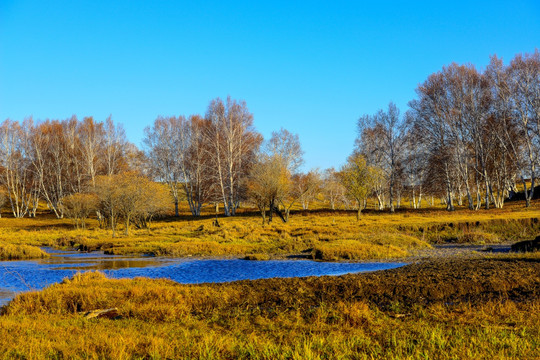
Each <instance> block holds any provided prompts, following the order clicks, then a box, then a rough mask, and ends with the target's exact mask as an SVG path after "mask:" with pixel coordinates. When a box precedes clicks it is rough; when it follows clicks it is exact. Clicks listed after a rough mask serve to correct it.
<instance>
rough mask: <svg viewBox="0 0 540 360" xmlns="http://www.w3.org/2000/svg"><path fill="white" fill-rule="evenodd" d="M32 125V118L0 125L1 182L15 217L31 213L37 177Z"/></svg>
mask: <svg viewBox="0 0 540 360" xmlns="http://www.w3.org/2000/svg"><path fill="white" fill-rule="evenodd" d="M31 126H32V121H31V119H29V120H27V121H24V122H23V124H22V125H21V124H19V123H18V122H15V121H11V120H9V119H8V120H6V121H4V122H3V123H2V124H1V125H0V168H1V170H2V171H0V183H1V184H2V185H3V186H4V188H5V189H6V192H7V194H6V195H7V198H8V200H9V203H10V205H11V210H12V212H13V216H14V217H16V218H21V217H24V216H25V215H26V214H27V213H28V211H29V208H30V206H31V204H32V199H33V195H34V192H33V189H34V187H35V176H34V172H33V171H32V170H33V169H32V163H31V162H30V161H29V157H28V153H29V151H30V146H29V131H30V129H31Z"/></svg>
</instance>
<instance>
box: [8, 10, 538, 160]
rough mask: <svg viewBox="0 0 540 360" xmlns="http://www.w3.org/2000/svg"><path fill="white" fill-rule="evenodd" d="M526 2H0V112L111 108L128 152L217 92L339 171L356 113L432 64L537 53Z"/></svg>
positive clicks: (408, 89) (395, 96)
mask: <svg viewBox="0 0 540 360" xmlns="http://www.w3.org/2000/svg"><path fill="white" fill-rule="evenodd" d="M539 3H540V2H539V1H535V0H530V1H471V0H469V1H445V2H442V1H416V2H414V1H394V2H392V1H386V2H382V1H381V2H378V1H369V2H368V1H366V2H363V1H325V2H319V1H268V2H259V1H234V2H226V1H144V2H143V1H117V0H115V1H98V0H94V1H55V0H50V1H25V0H0V120H2V121H3V120H4V119H6V118H11V119H13V120H22V119H24V118H25V117H27V116H30V115H32V116H33V117H34V119H36V120H39V119H46V118H52V119H64V118H68V117H70V116H71V115H73V114H75V115H77V116H78V117H79V118H82V117H84V116H90V115H91V116H94V118H96V119H97V120H104V119H105V118H106V117H107V116H108V115H109V114H111V115H112V117H113V120H115V121H116V122H120V123H122V124H124V127H125V129H126V132H127V135H128V138H129V139H130V140H131V141H132V142H134V143H135V144H137V145H138V146H140V145H141V139H142V136H143V129H144V128H145V127H146V126H148V125H151V124H152V122H153V121H154V119H155V118H156V116H157V115H179V114H185V115H189V114H192V113H202V114H204V112H205V111H206V107H207V105H208V103H209V101H210V100H211V99H213V98H215V97H218V96H219V97H222V98H224V97H226V96H227V95H228V94H230V95H231V96H232V97H233V98H236V99H244V100H246V102H247V105H248V107H249V109H250V110H251V112H253V114H254V117H255V126H256V128H257V129H258V131H260V132H261V133H262V134H263V135H264V136H265V138H268V137H269V136H270V134H271V132H272V130H278V129H279V128H280V127H284V128H286V129H288V130H289V131H291V132H295V133H298V134H299V135H300V140H301V142H302V146H303V148H304V150H305V160H306V165H305V169H306V170H307V169H309V168H311V167H320V168H326V167H330V166H335V167H339V166H340V165H341V164H342V163H343V162H344V161H345V159H346V157H347V156H348V155H349V154H350V152H351V151H352V149H353V142H354V138H355V136H356V120H357V119H358V118H359V117H360V116H361V115H362V114H365V113H369V114H371V113H373V112H375V111H376V110H377V109H379V108H384V107H386V106H387V104H388V102H389V101H394V102H395V103H396V104H397V105H398V107H399V108H400V109H401V111H402V112H405V110H406V109H407V102H408V101H409V100H411V99H412V98H414V96H415V93H414V89H415V88H416V86H417V85H418V84H419V83H421V82H423V81H424V80H425V79H426V77H427V76H428V75H429V74H431V73H432V72H435V71H438V70H440V69H441V67H442V66H443V65H446V64H449V63H450V62H452V61H455V62H458V63H473V64H475V65H477V66H478V67H479V68H482V67H484V66H485V65H486V64H487V63H488V61H489V55H491V54H497V55H499V56H502V57H503V58H504V60H505V62H508V61H509V60H510V59H511V58H512V57H513V56H514V54H516V53H522V52H532V51H534V49H535V48H536V47H540V4H539Z"/></svg>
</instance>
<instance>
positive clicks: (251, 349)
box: [0, 257, 540, 359]
mask: <svg viewBox="0 0 540 360" xmlns="http://www.w3.org/2000/svg"><path fill="white" fill-rule="evenodd" d="M539 288H540V263H539V262H538V261H531V260H526V259H522V260H519V259H511V258H507V257H504V258H498V259H490V260H482V259H479V260H474V261H457V262H451V263H446V262H439V263H425V264H417V265H411V266H408V267H405V268H401V269H394V270H390V271H384V272H375V273H370V274H359V275H346V276H341V277H320V278H304V279H268V280H257V281H241V282H235V283H229V284H203V285H180V284H177V283H174V282H172V281H168V280H148V279H142V278H141V279H134V280H111V279H107V278H106V277H105V276H104V275H103V274H100V273H86V274H83V275H77V276H75V277H74V278H73V279H71V280H67V281H65V282H64V283H63V284H58V285H53V286H51V287H49V288H47V289H45V290H44V291H42V292H35V293H27V294H22V295H19V296H18V297H17V298H16V299H15V300H14V301H12V302H11V303H10V305H9V306H8V307H7V308H6V309H4V312H5V314H4V315H3V316H0V358H6V359H11V358H75V359H77V358H86V359H100V358H110V359H131V358H141V359H142V358H156V359H164V358H171V359H172V358H197V359H198V358H202V359H222V358H223V359H237V358H239V359H242V358H246V359H247V358H250V359H329V358H355V359H372V358H382V359H417V358H429V359H434V358H436V359H464V358H475V359H476V358H505V359H506V358H511V359H534V358H537V357H538V347H539V345H540V344H539V342H538V339H540V325H539V324H540V297H539V292H538V291H537V290H538V289H539ZM110 307H118V309H119V313H120V315H121V316H122V318H121V319H120V320H107V319H95V320H90V321H89V320H84V319H83V317H82V316H81V315H79V313H78V312H80V311H86V310H92V309H97V308H110Z"/></svg>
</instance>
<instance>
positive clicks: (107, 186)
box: [96, 172, 171, 237]
mask: <svg viewBox="0 0 540 360" xmlns="http://www.w3.org/2000/svg"><path fill="white" fill-rule="evenodd" d="M96 193H97V196H98V199H99V206H100V209H101V210H100V211H101V212H102V213H103V214H104V215H105V216H106V218H107V220H108V223H109V225H110V227H111V229H112V231H113V237H115V236H116V225H117V222H118V220H119V219H122V220H123V221H124V226H125V227H124V232H125V235H129V226H130V223H131V221H132V220H133V219H134V218H136V217H139V219H138V220H139V224H140V223H147V222H148V221H149V220H151V218H152V217H153V216H154V215H155V214H156V213H159V212H161V211H163V210H164V208H165V207H166V206H168V205H169V202H170V200H171V198H170V197H169V196H166V195H164V194H165V193H164V192H163V187H162V186H160V185H159V184H156V183H154V182H152V181H150V180H148V178H146V177H145V176H142V175H139V174H137V173H130V172H128V173H120V174H115V175H110V176H99V177H97V178H96ZM141 217H142V219H143V220H144V221H142V222H141Z"/></svg>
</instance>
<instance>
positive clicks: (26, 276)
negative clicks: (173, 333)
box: [0, 248, 404, 306]
mask: <svg viewBox="0 0 540 360" xmlns="http://www.w3.org/2000/svg"><path fill="white" fill-rule="evenodd" d="M44 250H45V251H47V252H48V253H49V254H51V257H50V258H48V259H40V260H32V261H3V262H0V306H1V305H2V304H5V303H7V301H9V299H11V298H13V296H14V295H15V294H16V293H18V292H22V291H29V290H39V289H42V288H44V287H46V286H48V285H51V284H53V283H55V282H60V281H62V280H63V279H64V278H69V277H71V276H73V275H74V274H75V273H77V272H81V271H86V270H100V271H103V272H105V273H106V274H107V275H108V276H109V277H112V278H133V277H137V276H145V277H150V278H168V279H171V280H174V281H177V282H180V283H185V284H193V283H203V282H225V281H235V280H248V279H262V278H272V277H301V276H321V275H342V274H347V273H353V272H362V271H375V270H384V269H390V268H395V267H399V266H402V265H404V264H403V263H325V262H315V261H308V260H269V261H245V260H236V259H223V260H193V259H172V258H163V257H144V256H143V257H133V256H116V255H105V254H103V253H101V252H93V253H81V252H76V251H58V250H54V249H50V248H46V249H44Z"/></svg>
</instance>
